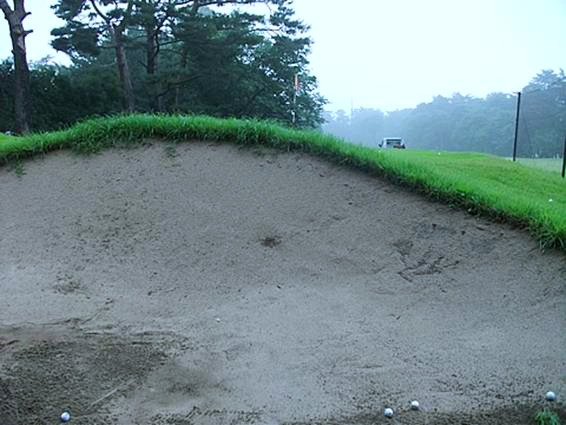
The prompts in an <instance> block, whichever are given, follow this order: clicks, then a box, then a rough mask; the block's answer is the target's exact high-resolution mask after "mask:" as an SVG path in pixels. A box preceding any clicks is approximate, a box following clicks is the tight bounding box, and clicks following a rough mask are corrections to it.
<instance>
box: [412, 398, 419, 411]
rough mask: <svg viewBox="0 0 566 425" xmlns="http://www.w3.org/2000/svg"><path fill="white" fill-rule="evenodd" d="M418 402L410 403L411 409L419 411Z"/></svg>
mask: <svg viewBox="0 0 566 425" xmlns="http://www.w3.org/2000/svg"><path fill="white" fill-rule="evenodd" d="M419 406H420V405H419V402H418V401H417V400H413V401H411V409H413V410H419Z"/></svg>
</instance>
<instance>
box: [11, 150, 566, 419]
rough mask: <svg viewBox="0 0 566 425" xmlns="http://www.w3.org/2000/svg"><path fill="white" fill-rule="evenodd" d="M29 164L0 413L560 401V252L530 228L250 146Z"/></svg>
mask: <svg viewBox="0 0 566 425" xmlns="http://www.w3.org/2000/svg"><path fill="white" fill-rule="evenodd" d="M24 168H25V172H26V174H25V175H23V176H21V177H18V176H17V175H16V174H15V173H13V172H10V171H9V170H8V169H6V167H5V168H3V169H0V199H2V201H1V203H0V224H1V233H0V291H1V294H2V295H1V298H0V324H1V326H0V423H2V424H24V423H25V424H34V423H38V424H40V423H55V422H56V421H57V417H58V415H59V414H60V413H61V412H62V411H63V410H64V409H69V410H70V411H71V414H72V415H73V419H72V420H73V423H74V424H95V423H100V424H102V423H104V424H107V423H109V421H112V423H115V424H238V423H256V424H283V423H296V424H299V423H313V424H314V423H368V424H369V423H372V424H374V423H396V424H429V423H446V424H448V423H513V424H520V423H525V424H527V423H532V422H531V420H532V417H531V414H532V412H533V411H535V410H536V409H538V408H540V407H542V406H545V405H546V404H545V402H544V401H543V398H544V393H545V392H546V391H547V390H549V389H552V390H553V391H555V392H556V393H557V394H558V395H559V403H555V404H554V405H553V407H554V408H556V409H557V410H559V411H562V412H564V404H561V402H560V400H563V399H564V397H566V367H565V366H566V354H565V353H566V336H565V335H566V333H565V332H564V330H565V329H566V326H565V325H566V297H565V288H566V259H565V257H564V255H563V254H561V253H556V252H547V253H541V252H540V251H539V250H538V246H537V243H536V242H535V241H533V240H532V239H531V238H530V237H529V236H528V235H527V234H526V233H525V232H522V231H519V230H517V229H512V228H510V227H508V226H506V225H500V224H494V223H490V222H488V221H486V220H483V219H478V218H475V217H472V216H469V215H467V214H465V213H464V212H461V211H454V210H451V209H450V208H449V207H448V206H445V205H441V204H436V203H431V202H429V201H427V200H424V199H423V198H421V197H419V196H418V195H415V194H412V193H407V192H406V191H404V190H402V189H399V188H397V187H395V186H391V185H390V184H388V183H386V182H384V181H381V180H379V179H377V178H374V177H369V176H366V175H364V174H361V173H359V172H356V171H352V170H349V169H346V168H343V167H340V166H337V165H334V164H329V163H327V162H324V161H321V160H319V159H316V158H312V157H309V156H305V155H300V154H295V153H290V154H287V153H277V152H274V151H269V150H264V149H259V148H251V149H250V148H246V149H243V148H238V147H236V146H232V145H222V144H205V143H191V144H186V145H179V146H177V147H176V149H173V148H165V145H163V144H160V143H153V144H148V145H146V146H144V147H142V148H139V149H133V150H113V151H108V152H104V153H102V154H100V155H96V156H93V157H88V158H84V157H77V156H74V155H72V154H69V153H64V152H60V153H53V154H49V155H48V156H47V157H46V158H44V159H37V160H33V161H30V162H26V163H25V165H24ZM560 397H562V398H560ZM412 399H417V400H419V401H420V403H421V406H422V409H421V411H419V412H414V411H410V410H409V404H408V403H409V401H410V400H412ZM386 406H391V407H393V408H394V409H395V411H396V412H397V414H396V416H395V418H394V419H392V420H389V419H386V418H384V417H383V416H382V412H383V408H384V407H386ZM392 421H393V422H392Z"/></svg>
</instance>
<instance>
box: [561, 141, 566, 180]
mask: <svg viewBox="0 0 566 425" xmlns="http://www.w3.org/2000/svg"><path fill="white" fill-rule="evenodd" d="M565 172H566V136H564V152H562V178H564V173H565Z"/></svg>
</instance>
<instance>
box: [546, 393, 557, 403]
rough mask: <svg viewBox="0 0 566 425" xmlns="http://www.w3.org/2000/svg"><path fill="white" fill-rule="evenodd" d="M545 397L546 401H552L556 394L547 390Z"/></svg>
mask: <svg viewBox="0 0 566 425" xmlns="http://www.w3.org/2000/svg"><path fill="white" fill-rule="evenodd" d="M546 399H547V400H548V401H554V400H556V394H554V393H553V392H552V391H549V392H547V393H546Z"/></svg>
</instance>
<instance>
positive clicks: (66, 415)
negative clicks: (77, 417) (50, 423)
mask: <svg viewBox="0 0 566 425" xmlns="http://www.w3.org/2000/svg"><path fill="white" fill-rule="evenodd" d="M70 420H71V415H70V414H69V412H63V413H61V422H69V421H70Z"/></svg>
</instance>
